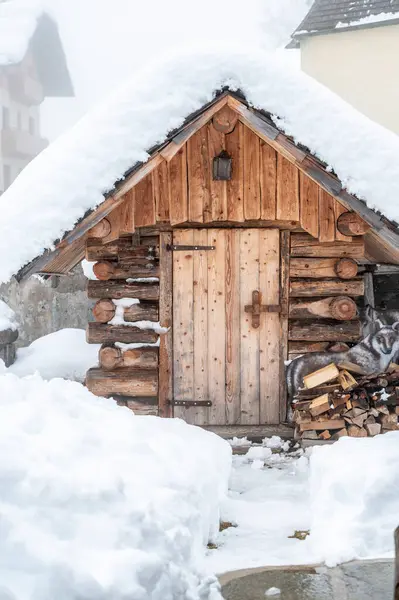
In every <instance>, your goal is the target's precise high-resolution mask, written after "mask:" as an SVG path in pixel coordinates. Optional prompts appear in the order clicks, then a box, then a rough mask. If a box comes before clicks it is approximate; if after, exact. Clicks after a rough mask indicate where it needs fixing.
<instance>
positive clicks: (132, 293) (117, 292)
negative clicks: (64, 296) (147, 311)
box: [87, 281, 159, 300]
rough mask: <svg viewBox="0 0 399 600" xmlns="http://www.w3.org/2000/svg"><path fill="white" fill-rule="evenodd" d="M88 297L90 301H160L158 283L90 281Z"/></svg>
mask: <svg viewBox="0 0 399 600" xmlns="http://www.w3.org/2000/svg"><path fill="white" fill-rule="evenodd" d="M87 295H88V297H89V298H90V299H100V298H111V299H112V298H114V299H115V300H120V299H121V298H138V299H139V300H158V298H159V285H158V284H157V283H127V282H126V281H89V282H88V284H87Z"/></svg>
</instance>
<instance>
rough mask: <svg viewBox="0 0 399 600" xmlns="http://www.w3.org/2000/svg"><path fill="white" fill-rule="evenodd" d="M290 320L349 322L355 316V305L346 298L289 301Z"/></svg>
mask: <svg viewBox="0 0 399 600" xmlns="http://www.w3.org/2000/svg"><path fill="white" fill-rule="evenodd" d="M289 314H290V318H291V319H315V318H316V319H317V318H323V319H338V320H339V321H350V320H351V319H354V318H355V317H356V316H357V308H356V303H355V302H354V300H352V298H349V297H348V296H335V297H333V298H321V299H320V300H313V299H311V300H291V302H290V313H289Z"/></svg>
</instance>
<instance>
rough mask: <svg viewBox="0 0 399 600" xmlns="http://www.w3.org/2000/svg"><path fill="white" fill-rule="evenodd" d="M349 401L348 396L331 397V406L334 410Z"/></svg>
mask: <svg viewBox="0 0 399 600" xmlns="http://www.w3.org/2000/svg"><path fill="white" fill-rule="evenodd" d="M349 399H350V395H349V394H341V395H339V396H333V398H332V405H333V407H334V408H338V407H339V406H342V407H343V406H344V405H346V402H347V401H348V400H349Z"/></svg>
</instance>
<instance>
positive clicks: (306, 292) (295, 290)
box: [290, 279, 364, 298]
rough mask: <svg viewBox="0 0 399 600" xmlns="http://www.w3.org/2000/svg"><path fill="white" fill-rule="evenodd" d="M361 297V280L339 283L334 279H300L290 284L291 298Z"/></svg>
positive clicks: (362, 289)
mask: <svg viewBox="0 0 399 600" xmlns="http://www.w3.org/2000/svg"><path fill="white" fill-rule="evenodd" d="M363 295H364V282H363V279H355V280H353V281H340V280H336V279H330V280H325V281H323V280H322V281H318V280H306V279H302V280H296V281H291V282H290V296H291V298H301V297H311V296H313V297H317V296H363Z"/></svg>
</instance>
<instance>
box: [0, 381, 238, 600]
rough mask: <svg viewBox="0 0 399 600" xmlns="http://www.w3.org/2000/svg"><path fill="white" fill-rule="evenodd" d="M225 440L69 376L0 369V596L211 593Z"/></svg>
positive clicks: (203, 598) (49, 598)
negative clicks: (209, 547) (207, 552)
mask: <svg viewBox="0 0 399 600" xmlns="http://www.w3.org/2000/svg"><path fill="white" fill-rule="evenodd" d="M230 463H231V449H230V447H229V445H228V444H227V443H226V442H224V441H222V440H221V439H219V438H218V437H216V436H215V435H213V434H210V433H207V432H205V431H203V430H201V429H199V428H196V427H190V426H188V425H186V424H185V423H184V422H183V421H181V420H161V419H158V418H156V417H138V416H135V415H134V414H133V413H132V412H131V411H129V410H128V409H126V408H121V407H118V406H117V405H116V403H115V402H114V401H112V400H105V399H102V398H96V397H95V396H93V395H92V394H90V393H89V392H88V391H87V390H86V389H85V388H84V387H83V386H81V385H80V384H78V383H75V382H67V381H63V380H59V379H58V380H57V379H54V380H52V381H50V382H45V381H43V380H42V379H41V378H40V377H39V376H33V377H26V378H23V379H19V378H17V377H16V376H15V375H12V374H9V373H8V374H6V375H2V376H0V489H1V494H0V498H1V499H0V515H1V536H0V557H1V560H0V596H1V597H2V598H7V600H9V599H10V600H11V599H15V600H33V599H34V600H38V599H40V600H53V599H54V598H59V599H60V600H73V599H78V598H80V599H81V598H85V600H108V599H110V600H111V599H112V600H122V599H123V600H125V599H126V598H129V600H150V599H152V600H160V599H162V600H176V598H182V599H183V598H187V599H188V598H190V600H208V599H209V600H211V599H213V600H215V599H217V598H220V595H219V592H218V584H217V583H216V582H215V579H214V578H213V577H209V576H207V575H205V574H204V572H203V570H202V566H201V564H202V559H203V554H204V544H205V543H206V542H207V541H208V540H209V539H212V538H214V537H215V535H216V532H217V531H218V524H219V503H220V501H221V499H222V498H223V497H224V494H225V492H226V489H227V479H228V475H229V470H230Z"/></svg>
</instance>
